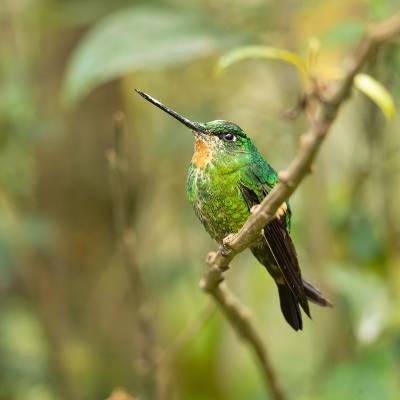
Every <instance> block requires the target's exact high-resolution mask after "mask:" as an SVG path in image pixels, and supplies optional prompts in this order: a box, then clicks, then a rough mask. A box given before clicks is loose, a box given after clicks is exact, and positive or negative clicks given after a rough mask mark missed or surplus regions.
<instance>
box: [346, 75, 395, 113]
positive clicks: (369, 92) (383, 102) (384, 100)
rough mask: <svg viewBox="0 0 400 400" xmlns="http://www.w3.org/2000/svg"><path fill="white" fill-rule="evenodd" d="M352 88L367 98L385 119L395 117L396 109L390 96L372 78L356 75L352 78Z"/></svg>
mask: <svg viewBox="0 0 400 400" xmlns="http://www.w3.org/2000/svg"><path fill="white" fill-rule="evenodd" d="M354 86H355V87H356V88H357V89H358V90H359V91H360V92H362V93H364V94H365V95H366V96H368V97H369V98H370V99H371V100H372V101H373V102H374V103H375V104H376V105H377V106H378V107H379V108H380V109H381V110H382V112H383V113H384V114H385V116H386V118H387V119H392V118H393V117H394V116H395V114H396V109H395V106H394V101H393V98H392V96H391V94H390V93H389V92H388V91H387V90H386V88H385V87H384V86H383V85H382V84H381V83H380V82H378V81H377V80H376V79H374V78H373V77H372V76H370V75H367V74H357V75H356V76H355V78H354Z"/></svg>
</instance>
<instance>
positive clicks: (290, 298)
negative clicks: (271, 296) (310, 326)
mask: <svg viewBox="0 0 400 400" xmlns="http://www.w3.org/2000/svg"><path fill="white" fill-rule="evenodd" d="M278 292H279V302H280V304H281V311H282V314H283V316H284V317H285V319H286V321H287V323H288V324H289V325H290V326H291V327H292V328H293V329H294V330H295V331H298V330H302V329H303V320H302V319H301V311H300V307H299V302H298V301H297V300H296V298H295V297H294V295H293V293H292V291H291V290H290V289H289V287H288V286H287V285H286V284H283V285H282V284H278Z"/></svg>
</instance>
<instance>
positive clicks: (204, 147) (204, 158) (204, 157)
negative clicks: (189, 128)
mask: <svg viewBox="0 0 400 400" xmlns="http://www.w3.org/2000/svg"><path fill="white" fill-rule="evenodd" d="M211 159H212V149H211V147H210V145H209V144H208V143H206V142H205V141H203V140H201V139H198V138H196V142H195V145H194V154H193V157H192V163H193V164H194V165H195V166H196V168H198V169H203V168H204V167H205V166H206V165H207V164H208V163H209V162H210V161H211Z"/></svg>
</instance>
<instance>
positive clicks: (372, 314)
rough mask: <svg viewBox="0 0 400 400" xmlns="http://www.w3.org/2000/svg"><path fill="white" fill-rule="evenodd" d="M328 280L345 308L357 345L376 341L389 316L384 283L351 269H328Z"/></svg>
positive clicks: (367, 274)
mask: <svg viewBox="0 0 400 400" xmlns="http://www.w3.org/2000/svg"><path fill="white" fill-rule="evenodd" d="M329 281H330V282H331V284H332V286H333V287H335V289H336V291H337V293H338V294H339V295H340V296H341V297H342V299H343V300H344V301H345V304H346V305H347V306H348V311H349V314H350V316H351V317H352V320H353V321H354V323H355V331H356V332H355V333H356V336H357V339H358V340H359V341H360V342H361V343H372V342H374V341H375V340H376V339H378V337H379V335H380V334H381V333H382V331H383V329H384V328H385V327H386V326H387V324H388V323H389V315H390V304H391V303H390V301H389V299H390V298H389V293H388V290H387V288H386V286H385V285H384V282H383V281H381V280H380V279H378V278H377V277H376V276H375V275H373V274H370V273H366V272H360V271H359V270H356V269H355V268H354V267H351V266H348V267H347V268H343V267H337V266H335V267H334V268H331V269H330V271H329Z"/></svg>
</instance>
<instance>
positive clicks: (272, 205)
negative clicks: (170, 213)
mask: <svg viewBox="0 0 400 400" xmlns="http://www.w3.org/2000/svg"><path fill="white" fill-rule="evenodd" d="M398 34H400V14H396V15H394V16H393V17H390V18H388V19H387V20H385V21H383V22H381V23H379V24H377V25H375V26H374V27H372V28H371V29H369V30H368V31H367V32H366V34H365V35H364V38H363V39H362V40H361V42H360V44H359V46H358V47H357V48H356V50H355V51H354V54H353V55H350V57H349V58H348V59H347V60H345V63H344V78H343V79H342V80H341V81H339V82H337V83H335V84H334V83H329V84H327V85H324V87H325V90H324V93H322V92H321V89H319V88H318V87H316V88H315V90H316V91H317V96H313V98H312V99H309V101H312V102H313V104H312V105H313V106H314V107H315V111H314V112H313V113H308V114H309V119H310V127H309V129H308V130H307V131H306V132H305V133H303V134H302V135H301V136H300V142H299V149H298V152H297V155H296V156H295V158H294V159H293V160H292V162H291V163H290V164H289V166H288V168H287V169H286V170H285V171H281V172H280V173H279V183H278V184H277V185H276V186H275V187H274V189H273V190H272V191H271V192H270V193H269V194H268V196H266V198H265V199H264V200H263V201H262V203H261V204H260V205H259V206H258V207H256V208H255V209H253V210H252V213H251V215H250V217H249V219H248V220H247V222H246V223H245V224H244V225H243V227H242V228H241V230H240V231H239V232H238V233H237V234H234V235H229V236H228V237H227V238H225V239H224V241H223V244H222V245H221V246H220V247H219V249H218V251H217V252H215V253H213V252H212V253H209V254H208V257H207V266H208V268H207V269H206V271H205V273H204V276H203V279H202V281H201V282H200V286H201V287H202V288H203V290H205V291H206V292H207V293H209V294H210V295H211V296H212V297H213V298H214V300H215V301H216V302H217V303H218V304H219V306H220V307H221V308H222V310H223V312H224V314H225V316H226V317H227V319H228V320H229V322H230V323H231V325H232V326H233V328H234V329H235V330H236V332H237V333H238V334H239V335H240V336H241V337H242V338H243V339H244V340H245V341H246V342H247V343H248V344H249V345H250V346H251V347H252V349H253V350H254V352H255V354H256V356H257V358H258V360H259V362H260V365H261V367H262V372H263V376H264V379H265V382H266V384H267V385H268V386H269V387H270V389H271V394H272V395H273V398H274V399H275V400H284V399H286V395H284V392H283V390H282V388H281V387H280V385H279V384H278V382H277V380H276V374H275V373H274V371H273V368H272V367H271V363H270V361H269V358H268V356H267V352H266V348H265V345H264V344H263V343H262V341H261V339H260V336H259V335H258V333H257V331H256V329H255V327H254V325H253V324H252V322H251V320H250V319H249V318H248V314H247V313H246V312H245V309H244V307H243V306H242V305H241V304H240V303H239V302H238V301H237V300H236V299H234V297H233V296H232V294H231V293H230V291H229V290H228V289H227V287H226V286H225V285H222V286H221V285H220V284H221V282H222V281H223V279H224V278H223V273H224V271H226V270H227V269H228V268H229V264H230V262H231V261H232V260H233V258H234V257H235V256H236V255H237V254H238V253H241V252H242V251H244V250H245V249H246V248H248V247H249V246H250V244H251V243H252V242H254V240H255V239H256V238H257V237H258V236H259V234H260V232H261V230H262V229H263V228H264V227H265V225H266V224H268V223H269V222H270V221H271V220H272V219H273V218H274V216H275V213H276V211H277V210H278V208H279V207H280V205H281V204H282V203H283V202H284V201H286V200H287V199H288V198H289V197H290V196H291V195H292V194H293V192H294V191H295V190H296V189H297V187H298V186H299V184H300V183H301V182H302V180H303V179H304V178H305V176H306V175H307V174H308V173H309V172H310V171H311V168H312V164H313V162H314V160H315V158H316V156H317V154H318V152H319V149H320V147H321V144H322V143H323V141H324V140H325V138H326V136H327V133H328V132H329V129H330V128H331V126H332V123H333V122H334V120H335V119H336V116H337V113H338V111H339V109H340V107H341V106H342V104H343V103H344V102H345V100H346V99H347V98H348V97H349V96H350V93H351V88H352V85H353V79H354V77H355V76H356V75H357V73H359V72H360V71H361V69H362V68H363V67H364V65H365V64H366V63H367V62H368V60H370V59H371V57H372V56H373V54H374V52H375V51H376V50H377V48H378V47H379V46H380V45H381V44H382V43H384V42H386V41H388V40H390V39H392V38H393V37H395V36H396V35H398ZM322 99H324V100H322Z"/></svg>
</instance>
